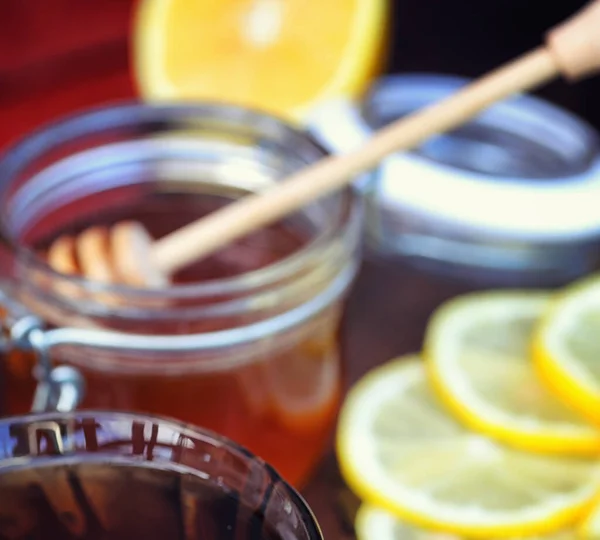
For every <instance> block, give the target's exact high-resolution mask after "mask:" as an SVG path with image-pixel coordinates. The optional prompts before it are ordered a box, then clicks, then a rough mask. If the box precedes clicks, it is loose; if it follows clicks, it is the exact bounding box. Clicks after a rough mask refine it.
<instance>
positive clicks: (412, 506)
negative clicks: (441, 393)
mask: <svg viewBox="0 0 600 540" xmlns="http://www.w3.org/2000/svg"><path fill="white" fill-rule="evenodd" d="M337 453H338V458H339V462H340V469H341V472H342V475H343V477H344V478H345V480H346V482H347V483H348V485H349V487H350V488H351V489H352V490H353V491H354V492H355V493H356V494H357V495H358V496H359V497H360V498H361V499H363V500H364V501H365V502H367V503H369V504H373V505H376V506H379V507H381V508H384V509H386V510H388V511H390V512H393V513H394V514H395V515H397V516H398V517H400V518H402V519H404V520H406V521H407V522H409V523H411V524H414V525H419V526H422V527H425V528H429V529H434V530H442V531H446V532H453V533H456V534H460V535H463V536H468V537H471V538H489V537H490V536H494V537H499V536H505V537H508V536H531V535H535V534H547V533H551V532H555V531H559V530H560V529H562V528H564V527H565V526H566V525H568V524H571V523H572V522H574V521H575V520H576V519H577V518H579V517H580V516H581V515H582V514H584V513H585V511H586V510H587V509H588V508H587V507H588V505H589V504H591V503H590V501H591V500H592V499H593V496H594V494H595V492H596V490H597V489H598V487H599V486H600V464H599V463H597V462H596V461H595V460H587V459H583V458H565V457H560V458H558V457H550V456H542V455H535V454H529V453H525V452H521V451H518V450H514V449H511V448H508V447H504V446H502V445H500V444H498V443H496V442H494V441H493V440H491V439H488V438H486V437H485V436H483V435H479V434H476V433H473V432H471V431H468V430H467V429H466V428H465V427H463V426H462V425H461V424H459V423H458V422H457V421H456V420H454V419H453V418H452V417H451V416H449V415H448V413H447V412H446V411H445V410H444V409H443V408H442V405H441V404H440V403H439V401H438V399H437V397H436V395H435V394H434V392H433V391H432V390H431V388H430V387H429V384H428V381H427V377H426V374H425V368H424V366H423V364H422V363H421V362H419V361H418V360H417V359H415V358H414V357H413V358H412V359H408V360H407V359H401V360H397V361H394V362H390V363H389V364H387V365H385V366H382V367H380V368H377V369H375V370H374V371H372V372H371V373H370V374H368V375H366V376H365V377H364V378H363V379H362V380H361V381H359V382H358V383H357V384H356V385H355V386H354V387H353V388H352V389H351V390H350V392H349V394H348V397H347V399H346V401H345V403H344V405H343V407H342V411H341V414H340V420H339V426H338V432H337Z"/></svg>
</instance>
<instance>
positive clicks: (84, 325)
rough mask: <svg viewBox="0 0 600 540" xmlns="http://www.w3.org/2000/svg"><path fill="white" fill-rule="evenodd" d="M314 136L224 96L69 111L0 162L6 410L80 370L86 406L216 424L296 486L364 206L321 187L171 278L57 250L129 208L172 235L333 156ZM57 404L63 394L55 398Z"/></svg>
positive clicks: (319, 420) (333, 391) (314, 429)
mask: <svg viewBox="0 0 600 540" xmlns="http://www.w3.org/2000/svg"><path fill="white" fill-rule="evenodd" d="M325 153H326V152H325V150H324V149H323V148H322V147H320V146H319V145H318V144H317V143H316V142H315V141H314V140H312V139H311V137H310V136H308V135H307V134H305V133H303V132H301V131H299V130H297V129H294V128H293V127H291V126H289V125H286V124H284V123H283V122H281V121H279V120H277V119H275V118H272V117H268V116H265V115H262V114H259V113H255V112H251V111H248V110H244V109H240V108H236V107H230V106H226V105H214V104H213V105H209V104H199V105H156V106H147V105H139V104H123V105H118V106H111V107H108V108H102V109H96V110H92V111H88V112H85V113H83V114H78V115H76V116H73V117H70V118H67V119H65V120H62V121H59V122H58V123H55V124H53V125H51V126H49V127H46V128H44V129H42V130H41V131H38V132H36V133H34V134H33V135H31V136H30V137H29V138H27V139H26V140H24V141H23V142H21V143H20V144H18V145H16V146H15V147H13V148H12V149H11V150H9V152H7V154H6V155H5V157H4V158H3V159H2V160H1V161H0V216H1V218H0V219H1V228H2V234H3V236H4V239H5V242H6V244H7V245H8V246H9V247H10V252H11V262H12V271H11V273H10V276H9V277H8V279H7V280H6V282H5V285H4V304H5V305H4V307H5V312H6V316H5V321H4V325H5V327H6V328H5V331H6V335H7V338H6V341H7V343H6V346H5V347H4V351H5V352H4V355H3V358H2V364H1V366H2V379H3V383H4V386H3V388H4V392H3V394H0V395H2V397H3V402H4V403H3V407H4V413H8V414H22V413H24V412H26V411H28V410H29V409H30V408H31V406H32V400H33V399H34V390H35V388H36V385H37V384H38V382H41V383H42V385H41V387H40V388H46V392H45V395H42V396H41V397H40V393H39V392H38V394H37V398H36V400H35V401H36V405H35V408H36V409H38V410H40V409H44V408H46V407H47V406H48V405H47V403H49V402H51V401H52V384H50V382H51V381H48V377H49V373H50V371H51V368H52V367H53V366H56V365H64V366H70V367H71V368H76V370H77V371H78V372H79V374H80V375H81V377H82V378H83V381H84V382H85V391H84V393H83V396H82V398H81V403H80V408H83V409H89V408H95V409H107V410H124V411H133V412H141V413H151V414H160V415H165V416H168V417H173V418H176V419H179V420H182V421H185V422H189V423H193V424H195V425H199V426H202V427H205V428H209V429H212V430H214V431H217V432H219V433H221V434H223V435H225V436H227V437H229V438H230V439H233V440H235V441H236V442H238V443H240V444H242V445H244V446H246V447H248V448H249V449H250V450H251V451H253V452H254V453H256V454H257V455H259V456H260V457H262V458H264V459H265V460H267V461H268V462H270V463H272V464H273V465H274V466H275V467H276V469H278V470H279V471H280V472H281V473H282V475H283V476H284V477H285V478H286V479H288V480H289V481H291V482H292V483H294V484H295V485H298V484H299V483H301V482H302V481H303V480H304V479H306V477H307V475H308V474H309V472H310V471H311V469H312V468H313V467H314V465H315V464H316V462H317V461H318V460H319V458H320V456H321V454H322V452H323V450H324V448H325V446H326V445H327V443H328V439H329V435H330V429H331V427H332V423H333V422H334V418H335V415H336V412H337V407H338V401H339V398H340V393H341V384H342V359H341V350H340V342H339V339H338V336H339V327H340V320H341V316H342V310H343V303H344V297H345V294H346V292H347V290H348V288H349V286H350V284H351V282H352V280H353V277H354V275H355V273H356V269H357V266H358V261H359V243H360V242H359V240H360V236H361V211H360V204H359V201H358V199H357V197H356V196H355V194H354V192H353V191H352V190H351V189H347V190H345V191H342V192H339V193H336V194H334V195H332V196H329V197H327V198H323V199H322V200H319V201H317V202H315V203H313V204H311V205H309V206H308V207H306V208H304V209H303V210H302V211H299V212H297V213H296V214H295V215H292V216H289V217H288V218H286V219H284V220H282V221H281V222H279V223H276V224H274V225H273V226H270V227H268V228H265V229H263V230H260V231H258V232H255V233H252V234H250V235H249V236H247V237H245V238H243V239H241V240H239V241H237V242H235V243H232V244H230V245H228V246H226V247H225V248H223V249H222V250H221V251H219V252H217V253H216V254H214V255H212V256H210V257H208V258H206V259H204V260H201V261H199V262H197V263H195V264H193V265H191V266H189V267H187V268H185V269H184V270H182V271H180V272H178V273H177V274H176V275H175V276H173V279H172V281H171V283H170V284H169V285H168V286H167V287H163V288H160V289H137V288H133V287H127V286H123V285H106V284H102V283H98V282H94V281H91V280H88V279H86V278H85V277H82V276H81V275H79V274H71V275H66V274H64V273H61V272H58V271H56V269H54V268H52V267H51V266H50V265H49V263H48V262H47V252H48V248H49V246H51V245H52V244H53V242H55V241H56V240H57V239H58V238H60V237H65V235H72V236H74V237H76V236H77V235H78V234H80V233H81V232H82V231H83V230H86V229H89V228H90V227H96V226H99V227H103V226H110V225H111V224H113V223H116V222H120V221H123V220H135V221H137V222H140V223H142V224H143V225H144V226H145V227H146V229H147V230H148V231H149V232H150V234H151V235H152V236H153V237H154V238H160V237H162V236H163V235H165V234H168V233H169V232H171V231H174V230H176V229H178V228H180V227H182V226H183V225H185V224H187V223H190V222H192V221H194V220H195V219H197V218H200V217H202V216H203V215H205V214H208V213H210V212H212V211H214V210H215V209H218V208H219V207H221V206H223V205H225V204H227V203H228V202H229V201H231V200H232V199H235V198H238V197H241V196H243V195H245V194H248V193H252V192H257V191H260V190H262V189H265V188H268V187H269V186H270V185H272V184H273V183H274V182H277V181H279V180H281V179H282V178H284V177H285V176H286V175H287V174H289V173H291V172H292V171H294V170H296V169H298V168H300V167H302V166H304V165H306V164H309V163H311V162H313V161H315V160H318V159H319V158H321V157H322V156H324V155H325ZM55 405H56V404H54V405H53V406H55Z"/></svg>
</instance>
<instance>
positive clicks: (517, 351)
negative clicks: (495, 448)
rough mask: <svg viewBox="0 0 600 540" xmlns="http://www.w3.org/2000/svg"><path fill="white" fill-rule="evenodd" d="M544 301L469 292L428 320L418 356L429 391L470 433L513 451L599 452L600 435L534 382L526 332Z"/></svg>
mask: <svg viewBox="0 0 600 540" xmlns="http://www.w3.org/2000/svg"><path fill="white" fill-rule="evenodd" d="M550 298H551V296H550V295H549V294H548V293H544V292H534V291H498V292H484V293H474V294H469V295H465V296H462V297H459V298H457V299H455V300H451V301H449V302H447V303H446V304H444V305H443V306H441V307H440V308H439V309H438V310H437V311H436V312H435V313H434V315H433V316H432V318H431V320H430V322H429V325H428V328H427V331H426V336H425V345H424V353H423V354H424V357H425V359H426V361H427V367H428V373H429V375H430V377H431V382H432V384H433V387H434V389H435V390H436V392H437V393H438V395H439V396H440V398H441V400H442V401H443V402H444V405H446V406H447V407H448V408H449V410H450V411H452V413H454V414H455V415H456V416H457V417H458V418H459V419H460V420H462V421H464V422H465V423H466V424H467V425H468V426H469V427H471V428H472V429H475V430H477V431H480V432H482V433H485V434H487V435H489V436H491V437H494V438H496V439H498V440H501V441H503V442H505V443H507V444H510V445H513V446H515V447H518V448H521V449H525V450H530V451H536V452H548V453H555V454H584V455H585V454H597V453H600V430H598V429H596V428H595V427H594V426H591V425H590V424H588V423H587V422H586V421H585V419H582V418H581V417H580V416H579V415H578V414H577V413H576V412H574V411H573V410H572V409H571V408H569V407H567V406H566V405H565V404H564V403H563V402H562V401H561V400H560V399H558V398H557V397H556V396H555V395H554V394H553V393H552V392H551V391H550V390H548V389H547V388H546V387H545V386H544V385H543V384H542V382H541V381H540V380H539V379H538V374H537V373H536V370H535V365H534V363H533V361H532V359H531V356H530V348H531V343H530V342H531V337H532V334H533V328H534V326H535V324H536V323H537V321H538V320H539V318H540V317H541V315H542V314H543V313H544V311H545V310H546V309H547V308H548V306H549V303H550Z"/></svg>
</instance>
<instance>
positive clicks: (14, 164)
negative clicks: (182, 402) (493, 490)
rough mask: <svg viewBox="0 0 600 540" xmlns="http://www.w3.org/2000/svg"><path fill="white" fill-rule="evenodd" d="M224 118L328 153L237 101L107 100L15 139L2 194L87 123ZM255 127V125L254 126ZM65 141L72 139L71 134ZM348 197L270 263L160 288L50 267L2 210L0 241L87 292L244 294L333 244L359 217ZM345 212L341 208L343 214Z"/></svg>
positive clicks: (1, 179)
mask: <svg viewBox="0 0 600 540" xmlns="http://www.w3.org/2000/svg"><path fill="white" fill-rule="evenodd" d="M219 115H221V117H224V118H227V119H228V120H229V121H231V122H236V121H237V122H240V123H241V122H248V123H249V124H250V125H252V126H253V127H255V128H256V126H260V125H261V123H262V125H265V124H266V125H267V126H270V127H271V128H275V129H277V130H282V133H283V134H284V135H285V136H286V137H289V138H291V140H292V141H298V143H300V142H301V143H302V144H305V145H306V144H308V145H309V146H310V147H311V148H312V149H313V150H314V151H315V152H316V153H317V154H319V157H320V158H325V157H327V156H329V155H330V153H329V151H328V150H327V149H326V148H325V147H324V146H323V145H322V144H321V143H320V142H319V141H318V140H317V139H316V138H315V137H314V136H313V135H312V134H311V133H310V132H309V131H308V130H305V129H302V128H301V126H294V125H293V124H292V123H290V122H289V121H286V120H285V119H283V118H280V117H278V116H276V115H273V114H270V113H266V112H263V111H260V110H255V109H250V108H247V107H242V106H238V105H232V104H226V103H219V102H210V101H203V102H197V103H189V102H186V103H168V102H165V103H159V104H148V103H142V102H140V101H138V100H119V101H114V102H111V103H109V104H104V105H98V106H94V107H89V108H86V109H83V110H80V111H75V112H72V113H69V114H66V115H62V116H60V117H59V118H57V119H55V120H52V121H50V122H46V123H44V124H42V125H40V126H38V127H37V128H36V129H34V130H33V131H31V132H30V133H29V134H27V135H24V136H22V137H21V138H20V139H18V140H17V141H16V142H14V143H12V144H11V145H9V146H8V147H7V148H6V149H5V151H4V152H3V156H2V157H1V158H0V198H2V197H4V196H6V192H7V191H8V189H9V187H10V183H11V179H12V178H13V177H14V176H15V175H16V174H17V173H18V171H19V170H20V168H21V167H23V166H25V165H26V164H27V162H28V161H29V160H31V159H32V158H33V159H36V158H39V157H40V156H42V155H43V154H44V153H45V152H47V151H50V150H52V148H53V147H54V146H53V144H55V143H53V142H52V141H56V140H60V136H61V134H63V133H64V132H68V131H69V130H73V129H76V130H79V131H81V133H80V135H90V134H91V133H92V131H91V130H90V129H89V126H88V124H90V123H91V124H93V123H94V122H99V123H101V128H102V129H105V130H106V129H110V128H118V127H126V126H132V125H135V124H136V123H137V124H140V123H143V122H148V121H150V120H158V119H160V118H162V119H165V118H173V117H175V118H186V119H188V120H189V119H190V118H192V119H193V118H199V119H203V118H206V119H210V118H219ZM256 129H259V128H256ZM68 140H73V138H70V139H68ZM336 194H337V195H341V196H344V197H345V199H346V200H347V208H348V210H347V212H346V214H347V215H340V216H339V219H338V220H337V222H336V223H333V224H332V225H331V226H329V227H327V228H325V229H322V230H321V231H319V232H318V233H317V235H316V236H315V238H313V239H311V240H310V241H308V242H307V243H306V244H304V245H303V246H302V247H300V248H299V249H298V250H296V251H294V252H293V253H292V254H290V255H288V256H286V257H285V258H283V259H280V260H278V261H276V262H275V263H272V264H269V265H267V266H265V267H262V268H259V269H256V270H252V271H250V272H246V273H243V274H240V275H236V276H231V277H226V278H215V279H211V280H207V281H204V282H201V283H188V284H170V285H169V286H168V287H164V288H161V289H158V290H152V289H142V288H137V287H134V286H128V285H123V284H104V283H96V282H92V281H89V280H87V279H85V278H84V277H80V276H71V275H65V274H62V273H60V272H57V271H56V270H54V269H52V268H51V267H50V266H49V265H48V264H47V263H46V262H45V261H43V260H42V259H40V258H39V257H38V256H37V255H36V254H35V252H34V250H33V249H31V248H29V247H27V246H23V245H21V244H20V243H19V242H18V241H17V240H16V239H15V238H14V236H13V235H12V234H11V233H10V226H9V224H8V223H7V222H6V216H5V214H4V213H3V212H0V239H1V241H2V242H3V243H4V244H5V245H6V246H8V248H9V250H10V251H11V252H12V253H13V254H15V255H16V256H17V258H21V260H23V261H24V262H25V264H27V265H29V266H30V267H31V268H32V269H34V270H35V271H36V272H39V273H41V274H42V275H46V276H48V277H49V278H50V279H52V280H57V281H60V282H64V283H65V284H67V283H68V284H72V285H74V286H77V287H81V289H82V290H89V291H91V292H106V293H113V294H116V295H119V296H122V297H129V298H132V299H140V300H145V299H150V300H151V299H154V298H165V297H166V298H173V299H178V298H185V297H189V296H193V297H195V298H202V297H205V296H212V295H219V294H226V293H242V292H246V291H249V290H252V289H254V288H256V287H260V286H265V285H269V284H271V283H277V282H278V281H280V280H283V279H285V278H287V277H290V276H292V275H294V273H296V272H298V271H299V270H301V269H302V266H303V261H306V260H310V259H311V258H312V257H313V256H315V255H316V254H318V252H319V250H320V249H321V248H322V247H323V246H326V245H327V244H328V243H329V242H331V241H332V240H333V239H334V238H335V236H336V235H337V234H339V232H340V230H343V229H344V228H345V227H346V226H348V224H353V223H356V222H357V220H358V219H359V218H358V215H359V211H358V207H359V204H358V197H357V195H356V193H355V192H354V191H353V189H352V188H351V187H346V188H344V189H343V190H339V191H338V192H336ZM341 214H344V212H341Z"/></svg>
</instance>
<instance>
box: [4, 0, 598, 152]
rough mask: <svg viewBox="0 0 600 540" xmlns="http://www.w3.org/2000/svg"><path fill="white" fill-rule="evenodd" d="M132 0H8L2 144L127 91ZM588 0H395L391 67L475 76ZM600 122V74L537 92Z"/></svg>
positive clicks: (130, 92) (130, 87) (531, 42)
mask: <svg viewBox="0 0 600 540" xmlns="http://www.w3.org/2000/svg"><path fill="white" fill-rule="evenodd" d="M134 4H135V0H2V2H1V4H0V115H1V116H0V146H1V145H3V144H4V143H6V142H7V141H9V140H11V139H13V138H15V137H16V136H19V135H21V134H22V133H23V132H26V131H28V130H30V129H31V128H32V127H34V126H35V125H37V124H39V123H42V122H44V121H46V120H48V119H51V118H53V117H55V116H57V115H60V114H63V113H65V112H68V111H70V110H73V109H78V108H81V107H85V106H88V105H90V104H95V103H100V102H105V101H107V100H111V99H120V98H127V97H130V96H132V95H133V94H134V92H135V88H134V85H133V82H132V80H131V77H130V75H129V69H128V68H129V47H128V31H129V29H130V26H131V18H132V17H131V15H132V9H133V6H134ZM584 4H585V2H584V1H583V0H554V1H553V0H391V5H392V11H393V15H392V20H391V34H392V39H391V46H390V57H389V59H388V65H387V69H388V71H389V72H407V71H413V72H414V71H419V72H423V71H426V72H438V73H448V74H456V75H466V76H472V77H475V76H477V75H480V74H483V73H484V72H486V71H487V70H489V69H491V68H493V67H495V66H497V65H499V64H500V63H502V62H504V61H507V60H509V59H511V58H513V57H515V56H517V55H518V54H520V53H522V52H525V51H527V50H529V49H531V48H532V47H535V46H536V45H538V44H539V43H540V40H541V38H542V36H543V34H544V32H545V31H546V30H547V29H548V28H550V27H551V26H553V25H554V24H556V23H558V22H559V21H561V20H563V19H564V18H566V17H567V16H568V15H569V14H571V13H573V12H574V11H575V10H577V9H578V8H579V7H581V6H582V5H584ZM539 93H540V94H541V95H543V96H544V97H546V98H548V99H550V100H552V101H554V102H556V103H559V104H561V105H563V106H565V107H567V108H569V109H571V110H573V111H575V112H577V113H578V114H580V115H582V116H583V117H585V118H587V119H588V120H589V121H590V122H592V123H593V124H595V125H596V126H597V127H599V128H600V101H599V100H598V96H600V78H598V79H596V80H590V81H586V82H583V83H579V84H577V85H568V84H565V83H562V82H557V83H553V84H552V85H550V86H549V87H547V88H544V89H543V90H541V91H540V92H539Z"/></svg>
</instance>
